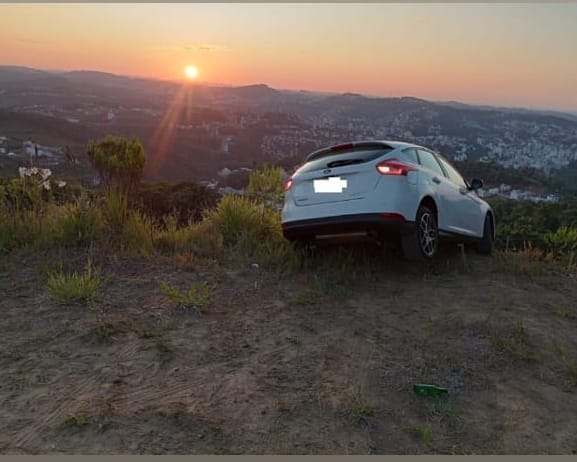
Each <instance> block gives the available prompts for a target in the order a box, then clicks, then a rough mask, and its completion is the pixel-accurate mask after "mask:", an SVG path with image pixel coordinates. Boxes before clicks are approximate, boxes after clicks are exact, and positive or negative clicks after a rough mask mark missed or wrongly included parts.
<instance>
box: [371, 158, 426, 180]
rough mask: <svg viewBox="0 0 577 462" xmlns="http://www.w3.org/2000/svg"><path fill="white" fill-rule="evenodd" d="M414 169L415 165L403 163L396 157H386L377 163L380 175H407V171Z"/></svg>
mask: <svg viewBox="0 0 577 462" xmlns="http://www.w3.org/2000/svg"><path fill="white" fill-rule="evenodd" d="M416 170H417V169H416V168H415V167H413V166H411V165H408V164H403V163H402V162H399V161H398V160H397V159H388V160H384V161H383V162H380V163H379V164H377V171H378V172H379V173H380V174H381V175H393V176H407V174H408V173H409V172H414V171H416Z"/></svg>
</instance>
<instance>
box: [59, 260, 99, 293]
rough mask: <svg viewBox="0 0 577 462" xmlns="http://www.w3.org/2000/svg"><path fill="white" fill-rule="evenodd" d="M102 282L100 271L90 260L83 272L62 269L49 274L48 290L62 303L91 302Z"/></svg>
mask: <svg viewBox="0 0 577 462" xmlns="http://www.w3.org/2000/svg"><path fill="white" fill-rule="evenodd" d="M101 283H102V277H101V275H100V271H99V270H98V269H97V268H95V267H94V266H93V265H92V262H91V261H90V260H89V261H88V264H87V265H86V268H85V270H84V271H83V272H82V273H78V272H73V273H71V274H66V273H64V272H62V271H56V272H51V273H49V274H48V290H49V292H50V294H51V295H52V297H53V298H54V300H55V301H56V302H57V303H60V304H70V303H75V302H84V303H89V302H91V301H92V300H93V299H94V296H95V294H96V291H97V290H98V288H99V287H100V285H101Z"/></svg>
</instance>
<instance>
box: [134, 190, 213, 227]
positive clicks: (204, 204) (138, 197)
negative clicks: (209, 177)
mask: <svg viewBox="0 0 577 462" xmlns="http://www.w3.org/2000/svg"><path fill="white" fill-rule="evenodd" d="M218 198H219V194H218V193H217V192H216V191H213V190H212V189H209V188H207V187H206V186H203V185H199V184H196V183H185V182H181V183H177V184H168V183H142V184H141V185H140V186H139V188H138V191H137V192H136V193H135V195H134V196H132V197H131V201H132V203H133V204H134V205H135V206H136V207H138V208H140V209H141V210H143V211H144V212H146V213H147V214H148V215H150V216H152V217H153V218H154V219H155V220H157V221H158V222H161V221H162V220H163V218H164V217H165V216H166V215H168V214H173V215H174V216H175V217H176V219H177V222H178V224H179V225H186V224H188V223H189V222H190V221H200V220H201V219H202V214H203V213H204V211H205V210H207V209H209V208H212V207H214V206H215V205H216V204H217V201H218Z"/></svg>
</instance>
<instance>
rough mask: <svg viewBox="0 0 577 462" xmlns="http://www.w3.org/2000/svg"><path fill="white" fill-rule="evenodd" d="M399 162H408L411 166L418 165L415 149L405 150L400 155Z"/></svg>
mask: <svg viewBox="0 0 577 462" xmlns="http://www.w3.org/2000/svg"><path fill="white" fill-rule="evenodd" d="M401 160H403V161H405V162H410V163H411V164H415V165H419V158H418V157H417V151H416V149H413V148H410V149H405V150H404V151H403V152H402V153H401Z"/></svg>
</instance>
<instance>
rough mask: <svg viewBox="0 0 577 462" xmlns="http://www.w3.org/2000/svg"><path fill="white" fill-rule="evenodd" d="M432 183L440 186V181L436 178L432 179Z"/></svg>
mask: <svg viewBox="0 0 577 462" xmlns="http://www.w3.org/2000/svg"><path fill="white" fill-rule="evenodd" d="M433 183H437V184H440V183H441V180H439V179H438V178H437V177H436V176H434V177H433Z"/></svg>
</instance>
